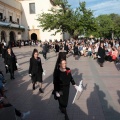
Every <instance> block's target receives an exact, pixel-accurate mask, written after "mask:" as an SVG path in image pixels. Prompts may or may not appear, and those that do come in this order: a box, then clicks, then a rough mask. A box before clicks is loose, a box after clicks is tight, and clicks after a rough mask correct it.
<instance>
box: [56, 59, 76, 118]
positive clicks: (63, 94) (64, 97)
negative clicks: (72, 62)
mask: <svg viewBox="0 0 120 120" xmlns="http://www.w3.org/2000/svg"><path fill="white" fill-rule="evenodd" d="M58 64H59V68H58V69H56V71H55V74H54V90H55V96H56V98H57V99H58V102H59V109H60V111H61V112H62V113H64V115H65V120H69V118H68V115H67V111H66V108H67V105H68V98H69V89H70V83H72V85H74V86H75V88H76V89H77V88H78V86H77V85H76V84H75V82H74V79H73V77H72V75H71V70H70V68H67V67H66V60H65V59H59V61H58Z"/></svg>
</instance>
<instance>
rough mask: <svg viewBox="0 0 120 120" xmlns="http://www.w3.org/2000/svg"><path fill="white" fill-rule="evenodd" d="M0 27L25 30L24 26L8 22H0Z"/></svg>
mask: <svg viewBox="0 0 120 120" xmlns="http://www.w3.org/2000/svg"><path fill="white" fill-rule="evenodd" d="M0 26H3V27H9V28H17V29H23V30H24V29H25V27H24V26H22V25H19V24H13V23H8V22H0Z"/></svg>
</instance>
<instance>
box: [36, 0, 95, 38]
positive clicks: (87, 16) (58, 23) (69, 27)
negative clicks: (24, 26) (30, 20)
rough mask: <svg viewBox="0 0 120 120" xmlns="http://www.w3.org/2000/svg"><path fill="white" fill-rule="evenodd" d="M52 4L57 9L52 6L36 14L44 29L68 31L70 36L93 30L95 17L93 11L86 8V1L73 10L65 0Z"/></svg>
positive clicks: (57, 0) (58, 0)
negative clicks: (46, 10) (44, 11)
mask: <svg viewBox="0 0 120 120" xmlns="http://www.w3.org/2000/svg"><path fill="white" fill-rule="evenodd" d="M54 5H56V6H59V7H58V9H56V8H54V7H53V8H52V9H51V10H49V12H48V13H42V14H40V15H39V16H38V19H37V20H38V21H39V24H40V27H42V28H43V31H45V30H49V31H51V30H56V31H55V34H56V33H58V32H62V33H64V32H68V33H69V34H70V35H71V36H78V35H80V34H84V33H85V34H88V33H89V32H90V31H95V29H96V26H95V19H94V17H93V12H92V11H91V10H88V9H86V3H85V2H81V3H80V4H79V7H78V8H76V9H75V10H74V9H72V8H71V6H70V5H69V3H68V1H67V0H56V1H55V2H54Z"/></svg>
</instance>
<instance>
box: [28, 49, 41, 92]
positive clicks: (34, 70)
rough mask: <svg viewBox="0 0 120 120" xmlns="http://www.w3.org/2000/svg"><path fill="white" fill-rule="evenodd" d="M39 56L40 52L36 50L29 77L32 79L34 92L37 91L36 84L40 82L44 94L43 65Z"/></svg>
mask: <svg viewBox="0 0 120 120" xmlns="http://www.w3.org/2000/svg"><path fill="white" fill-rule="evenodd" d="M38 55H39V54H38V50H37V49H34V50H33V54H32V57H31V58H30V66H29V75H30V76H31V78H32V83H33V90H35V84H36V82H39V91H40V92H41V93H43V90H42V82H43V80H42V74H43V68H42V64H41V58H40V57H38Z"/></svg>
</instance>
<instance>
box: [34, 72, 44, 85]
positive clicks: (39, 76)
mask: <svg viewBox="0 0 120 120" xmlns="http://www.w3.org/2000/svg"><path fill="white" fill-rule="evenodd" d="M32 82H34V83H35V82H40V83H42V82H43V80H42V73H39V74H38V73H37V74H33V75H32Z"/></svg>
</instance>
